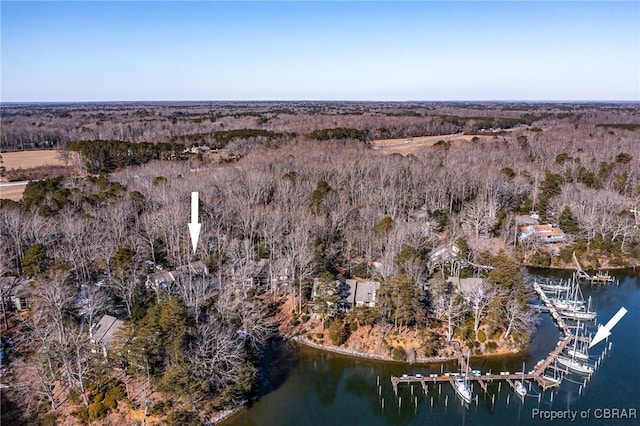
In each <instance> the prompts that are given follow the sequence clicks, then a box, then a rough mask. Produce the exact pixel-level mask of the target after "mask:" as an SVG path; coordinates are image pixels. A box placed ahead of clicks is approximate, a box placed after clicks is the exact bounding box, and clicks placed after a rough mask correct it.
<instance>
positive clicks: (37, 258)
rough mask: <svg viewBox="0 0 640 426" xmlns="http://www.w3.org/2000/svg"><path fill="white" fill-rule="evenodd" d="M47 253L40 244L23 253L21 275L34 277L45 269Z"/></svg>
mask: <svg viewBox="0 0 640 426" xmlns="http://www.w3.org/2000/svg"><path fill="white" fill-rule="evenodd" d="M46 262H47V252H46V251H45V249H44V246H43V245H42V244H40V243H38V244H34V245H32V246H31V247H29V248H28V249H27V251H25V252H24V259H23V260H22V275H24V276H26V277H36V276H38V275H40V274H41V273H43V272H44V271H45V269H46V266H47V265H46Z"/></svg>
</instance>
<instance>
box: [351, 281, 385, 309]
mask: <svg viewBox="0 0 640 426" xmlns="http://www.w3.org/2000/svg"><path fill="white" fill-rule="evenodd" d="M346 284H347V285H348V286H349V290H348V294H347V301H348V302H349V303H352V304H357V303H373V302H374V301H375V300H374V297H375V294H376V293H377V291H378V290H379V289H380V283H379V282H377V281H362V280H355V279H351V280H347V281H346Z"/></svg>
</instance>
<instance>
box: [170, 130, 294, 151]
mask: <svg viewBox="0 0 640 426" xmlns="http://www.w3.org/2000/svg"><path fill="white" fill-rule="evenodd" d="M296 136H297V135H296V134H295V133H278V132H272V131H269V130H265V129H236V130H219V131H216V132H207V133H191V134H187V135H180V136H174V137H172V138H171V141H172V142H174V143H183V144H185V145H201V146H202V145H207V146H209V147H211V148H214V149H221V148H226V147H227V146H228V145H229V143H230V142H231V141H234V140H244V139H251V138H255V139H257V138H263V139H265V140H266V141H267V142H270V141H276V140H280V139H290V138H294V137H296Z"/></svg>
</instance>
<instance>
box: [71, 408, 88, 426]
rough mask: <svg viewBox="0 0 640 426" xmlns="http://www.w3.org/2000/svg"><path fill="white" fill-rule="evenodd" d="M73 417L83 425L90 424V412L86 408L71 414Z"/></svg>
mask: <svg viewBox="0 0 640 426" xmlns="http://www.w3.org/2000/svg"><path fill="white" fill-rule="evenodd" d="M71 415H72V416H73V417H75V418H76V419H78V420H79V421H80V422H82V423H88V422H89V411H88V410H87V409H86V408H85V407H84V406H82V407H78V409H77V410H74V411H72V412H71Z"/></svg>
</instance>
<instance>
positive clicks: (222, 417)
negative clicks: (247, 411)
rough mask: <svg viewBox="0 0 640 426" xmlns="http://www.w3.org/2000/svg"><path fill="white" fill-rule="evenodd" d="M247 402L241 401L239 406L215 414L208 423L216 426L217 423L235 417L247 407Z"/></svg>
mask: <svg viewBox="0 0 640 426" xmlns="http://www.w3.org/2000/svg"><path fill="white" fill-rule="evenodd" d="M248 402H249V401H243V402H242V403H241V404H240V405H238V406H237V407H234V408H228V409H226V410H222V411H220V412H219V413H217V414H216V415H214V416H212V417H211V418H210V419H209V422H210V423H211V424H214V425H217V424H219V423H222V422H223V421H225V420H227V419H229V418H230V417H232V416H233V415H235V414H236V413H237V412H238V411H240V410H242V409H243V408H244V407H246V406H247V403H248Z"/></svg>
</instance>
